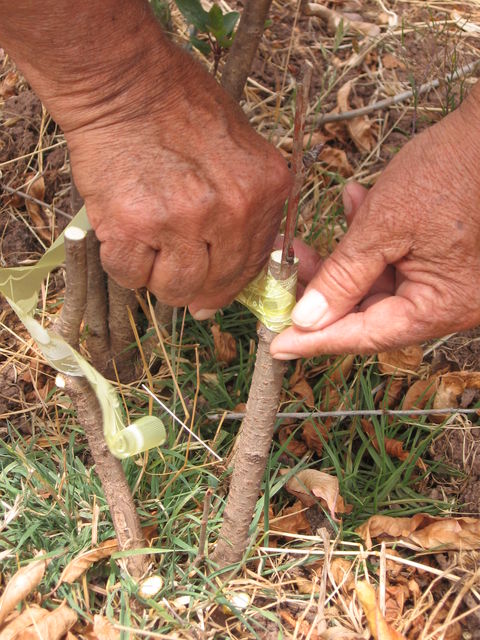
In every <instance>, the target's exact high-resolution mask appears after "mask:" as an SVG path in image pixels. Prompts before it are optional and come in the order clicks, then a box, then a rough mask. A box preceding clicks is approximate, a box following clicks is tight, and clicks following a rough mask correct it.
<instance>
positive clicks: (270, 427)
mask: <svg viewBox="0 0 480 640" xmlns="http://www.w3.org/2000/svg"><path fill="white" fill-rule="evenodd" d="M281 268H282V265H280V264H279V263H278V262H275V261H273V260H271V261H270V270H271V273H272V275H273V276H274V277H275V278H276V279H280V270H281ZM296 269H297V266H296V265H295V264H292V265H286V266H285V265H284V266H283V270H284V271H285V270H286V271H287V273H282V280H283V279H286V278H289V277H290V276H292V275H293V273H294V272H295V271H296ZM276 335H277V334H276V333H274V332H273V331H270V330H269V329H267V328H266V327H265V326H264V325H263V324H260V326H259V329H258V348H257V358H256V361H255V369H254V372H253V378H252V384H251V386H250V393H249V396H248V402H247V409H246V415H245V418H244V420H243V422H242V426H241V428H240V434H239V436H238V442H237V445H236V452H235V461H234V469H233V474H232V479H231V483H230V491H229V494H228V499H227V504H226V507H225V511H224V514H223V523H222V527H221V530H220V534H219V538H218V542H217V546H216V548H215V551H214V553H213V555H212V560H213V562H214V563H216V564H217V565H218V566H219V567H220V568H225V567H228V566H229V565H233V564H235V563H238V562H240V561H241V559H242V557H243V554H244V552H245V550H246V549H247V547H248V544H249V538H250V535H249V530H250V526H251V523H252V517H253V513H254V510H255V505H256V503H257V500H258V496H259V494H260V489H261V483H262V479H263V475H264V473H265V467H266V464H267V460H268V455H269V452H270V446H271V443H272V438H273V431H274V427H275V419H276V414H277V410H278V403H279V400H280V392H281V390H282V382H283V376H284V373H285V367H286V364H285V362H282V361H280V360H275V359H274V358H272V356H271V355H270V344H271V342H272V340H273V338H274V337H275V336H276Z"/></svg>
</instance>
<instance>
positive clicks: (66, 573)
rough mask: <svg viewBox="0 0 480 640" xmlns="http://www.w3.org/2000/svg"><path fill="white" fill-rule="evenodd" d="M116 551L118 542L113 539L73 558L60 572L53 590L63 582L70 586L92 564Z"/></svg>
mask: <svg viewBox="0 0 480 640" xmlns="http://www.w3.org/2000/svg"><path fill="white" fill-rule="evenodd" d="M116 551H118V542H117V540H116V539H115V538H112V539H111V540H105V541H104V542H102V543H101V544H100V546H98V547H96V548H95V549H89V550H88V551H83V552H82V553H80V554H79V555H78V556H76V557H75V558H72V560H70V562H69V563H68V564H67V566H66V567H65V569H64V570H63V571H62V575H61V576H60V578H59V580H58V584H57V586H56V587H55V589H58V587H59V586H60V585H61V584H63V583H64V582H66V583H67V584H72V582H75V580H78V578H80V576H82V575H83V574H84V573H85V571H87V569H89V568H90V567H91V566H92V564H94V563H95V562H98V561H99V560H103V559H104V558H109V557H110V556H111V555H112V553H115V552H116Z"/></svg>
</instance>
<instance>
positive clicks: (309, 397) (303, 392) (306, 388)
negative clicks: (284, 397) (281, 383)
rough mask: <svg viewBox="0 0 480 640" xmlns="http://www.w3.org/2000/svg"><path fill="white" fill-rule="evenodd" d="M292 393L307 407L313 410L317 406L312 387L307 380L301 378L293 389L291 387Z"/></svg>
mask: <svg viewBox="0 0 480 640" xmlns="http://www.w3.org/2000/svg"><path fill="white" fill-rule="evenodd" d="M290 392H291V393H292V394H293V395H294V396H295V397H296V398H298V399H299V400H301V401H302V402H303V403H304V404H306V405H307V407H311V408H313V407H314V406H315V397H314V395H313V390H312V387H311V386H310V385H309V384H308V382H307V381H306V380H305V378H301V379H300V380H299V381H298V382H297V383H296V384H295V385H294V386H293V387H291V389H290Z"/></svg>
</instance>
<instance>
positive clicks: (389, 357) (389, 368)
mask: <svg viewBox="0 0 480 640" xmlns="http://www.w3.org/2000/svg"><path fill="white" fill-rule="evenodd" d="M377 358H378V368H379V370H380V373H385V374H388V375H394V376H396V377H402V376H406V375H408V374H411V373H416V372H417V371H418V369H419V367H420V365H421V364H422V360H423V349H422V347H420V346H418V345H412V346H409V347H403V348H402V349H395V350H393V351H383V352H382V353H379V354H378V355H377Z"/></svg>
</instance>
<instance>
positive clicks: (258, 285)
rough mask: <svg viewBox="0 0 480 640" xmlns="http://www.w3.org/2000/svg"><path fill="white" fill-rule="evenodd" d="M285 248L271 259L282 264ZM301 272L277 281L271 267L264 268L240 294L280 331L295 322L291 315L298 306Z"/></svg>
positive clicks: (258, 313) (259, 315) (247, 304)
mask: <svg viewBox="0 0 480 640" xmlns="http://www.w3.org/2000/svg"><path fill="white" fill-rule="evenodd" d="M281 257H282V252H281V251H273V253H272V255H271V259H272V260H273V261H275V262H277V263H278V264H280V261H281ZM296 289H297V273H296V272H295V273H294V275H292V276H290V278H288V279H287V280H277V279H276V278H274V277H273V275H272V274H271V272H270V270H269V269H267V270H264V271H262V272H261V273H260V274H259V275H258V276H257V277H256V278H255V279H254V280H252V282H250V284H248V285H247V286H246V287H245V289H244V290H243V291H242V292H241V293H239V295H238V296H237V297H236V300H238V302H241V303H242V304H243V305H244V306H245V307H247V309H249V310H250V311H251V312H252V313H253V315H254V316H256V317H257V318H258V319H259V320H260V321H261V322H262V323H263V324H264V325H265V326H266V327H267V329H270V330H271V331H274V332H275V333H280V332H281V331H283V330H284V329H286V328H287V327H289V326H290V325H291V324H292V320H291V315H292V311H293V307H294V306H295V302H296V298H295V293H296Z"/></svg>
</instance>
